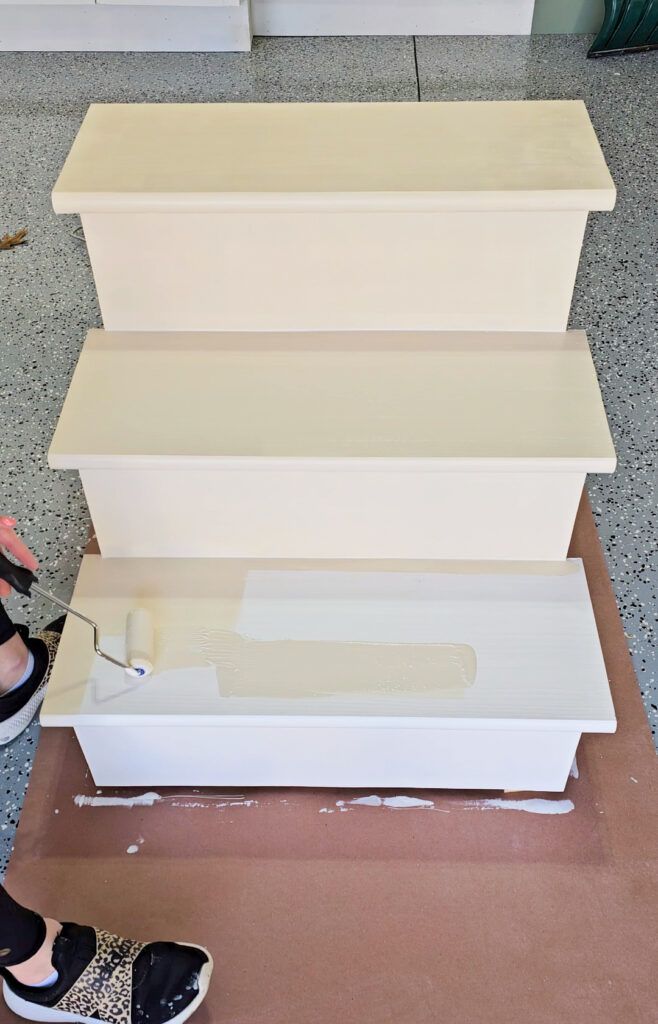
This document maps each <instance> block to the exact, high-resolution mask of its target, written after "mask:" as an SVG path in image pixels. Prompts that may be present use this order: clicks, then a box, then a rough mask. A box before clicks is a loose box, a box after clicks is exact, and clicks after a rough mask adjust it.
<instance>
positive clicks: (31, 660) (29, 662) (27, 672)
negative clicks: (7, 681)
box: [4, 650, 34, 697]
mask: <svg viewBox="0 0 658 1024" xmlns="http://www.w3.org/2000/svg"><path fill="white" fill-rule="evenodd" d="M33 671H34V655H33V654H32V651H30V650H28V652H27V665H26V666H25V671H24V672H23V675H22V676H21V678H20V679H18V680H17V681H16V682H15V683H14V685H13V686H12V687H11V689H9V690H5V692H4V696H5V697H6V696H7V694H8V693H13V692H14V690H17V689H18V687H19V686H22V685H23V683H26V682H27V681H28V679H29V678H30V676H31V675H32V672H33Z"/></svg>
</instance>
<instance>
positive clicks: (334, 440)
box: [49, 331, 615, 560]
mask: <svg viewBox="0 0 658 1024" xmlns="http://www.w3.org/2000/svg"><path fill="white" fill-rule="evenodd" d="M136 411H138V414H137V415H136ZM49 462H50V465H51V466H52V467H54V468H57V469H77V470H79V471H80V474H81V478H82V482H83V486H84V489H85V495H86V498H87V502H88V504H89V508H90V511H91V516H92V519H93V522H94V525H95V528H96V531H97V537H98V541H99V545H100V549H101V552H102V553H103V555H105V556H109V557H121V556H125V557H134V556H143V557H165V556H175V557H212V556H214V557H218V556H224V557H315V558H336V557H343V558H348V557H351V558H376V557H401V558H421V557H427V558H502V559H516V558H518V559H549V560H552V559H559V558H564V557H565V556H566V553H567V549H568V545H569V540H570V537H571V532H572V529H573V523H574V519H575V515H576V511H577V507H578V502H579V499H580V494H581V491H582V487H583V483H584V480H585V474H586V473H587V472H588V471H589V472H612V470H613V469H614V466H615V455H614V449H613V445H612V440H611V438H610V433H609V429H608V426H607V422H606V417H605V412H604V409H603V404H602V401H601V396H600V393H599V389H598V384H597V381H596V374H595V371H594V367H593V364H592V360H591V356H590V353H589V348H588V345H587V339H586V337H585V335H584V334H583V333H582V332H570V333H566V334H550V335H548V334H535V333H529V334H501V333H496V334H494V335H486V334H484V335H483V334H468V333H459V334H441V333H439V334H433V333H421V334H414V333H412V332H404V333H399V334H398V333H395V332H384V333H380V334H377V333H374V334H360V333H353V334H350V333H347V334H339V335H331V334H322V335H316V334H310V335H309V334H287V335H286V334H276V333H274V332H270V333H267V334H226V335H222V334H209V335H206V334H195V333H187V334H176V333H167V334H139V333H132V334H130V333H129V334H121V333H119V334H114V333H111V332H108V333H106V332H103V331H92V332H90V334H89V336H88V338H87V341H86V342H85V345H84V347H83V350H82V354H81V357H80V360H79V363H78V366H77V368H76V371H75V374H74V377H73V380H72V383H71V387H70V389H69V393H68V396H67V399H66V401H65V404H64V408H63V410H62V414H61V416H60V420H59V424H58V427H57V430H56V432H55V436H54V439H53V442H52V445H51V449H50V453H49ZM181 504H184V506H185V507H186V508H188V509H190V510H192V515H193V521H194V522H193V528H192V529H189V530H183V531H181V529H180V528H179V524H180V508H181Z"/></svg>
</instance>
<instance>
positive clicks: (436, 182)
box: [53, 100, 615, 213]
mask: <svg viewBox="0 0 658 1024" xmlns="http://www.w3.org/2000/svg"><path fill="white" fill-rule="evenodd" d="M614 201H615V188H614V185H613V182H612V179H611V177H610V174H609V172H608V170H607V167H606V164H605V160H604V158H603V154H602V152H601V149H600V147H599V144H598V142H597V139H596V136H595V133H594V129H593V127H592V124H591V122H590V119H589V115H588V113H587V109H586V107H585V105H584V103H583V102H582V101H580V100H549V101H523V102H515V101H503V102H465V103H386V104H383V103H314V104H305V103H265V104H262V103H253V104H252V103H250V104H244V103H219V104H185V103H182V104H171V103H158V104H148V103H146V104H140V103H137V104H115V103H108V104H92V106H91V107H90V108H89V111H88V113H87V115H86V117H85V120H84V122H83V125H82V127H81V129H80V132H79V134H78V136H77V139H76V141H75V143H74V145H73V148H72V150H71V153H70V155H69V157H68V159H67V161H66V164H65V166H64V168H63V170H62V173H61V175H60V177H59V180H58V182H57V184H56V186H55V189H54V192H53V204H54V207H55V209H56V211H57V212H58V213H80V212H90V211H106V210H122V209H124V210H125V209H134V210H140V209H141V210H148V209H153V210H163V209H171V210H173V209H178V210H185V209H189V210H193V209H220V208H252V207H253V208H256V209H257V208H264V207H267V206H273V207H277V208H291V207H296V206H304V207H305V208H307V209H308V208H310V207H315V208H326V207H331V208H336V207H339V206H341V205H346V208H349V209H360V208H403V209H406V208H413V207H414V206H418V207H419V208H422V209H426V208H436V209H451V208H455V209H474V210H485V209H501V210H505V209H508V210H511V209H532V208H537V209H581V210H604V209H611V208H612V207H613V205H614Z"/></svg>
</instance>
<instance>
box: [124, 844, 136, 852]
mask: <svg viewBox="0 0 658 1024" xmlns="http://www.w3.org/2000/svg"><path fill="white" fill-rule="evenodd" d="M138 852H139V846H138V845H137V843H131V844H130V846H129V847H128V849H127V850H126V853H138Z"/></svg>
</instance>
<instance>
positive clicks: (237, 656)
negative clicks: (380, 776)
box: [42, 555, 616, 732]
mask: <svg viewBox="0 0 658 1024" xmlns="http://www.w3.org/2000/svg"><path fill="white" fill-rule="evenodd" d="M73 605H74V607H76V608H77V609H78V610H80V611H82V612H83V613H84V614H86V615H88V616H91V617H92V618H93V619H95V620H96V621H97V622H98V623H99V625H100V632H101V646H102V647H104V648H105V649H107V650H108V651H109V652H110V653H112V654H114V655H115V656H118V657H123V656H124V624H125V617H126V614H127V613H128V611H129V610H130V609H131V608H133V607H135V606H136V605H139V606H141V607H145V608H147V609H148V610H149V611H150V612H151V614H152V616H153V620H154V623H155V629H156V653H155V659H154V663H155V672H154V674H153V675H152V676H150V677H149V678H148V679H147V680H145V681H141V682H136V681H135V680H128V677H126V676H125V675H124V673H123V672H122V670H121V669H118V668H116V667H114V666H113V665H111V664H109V663H108V662H105V661H102V660H101V659H99V658H98V657H97V656H96V655H95V653H94V650H93V646H92V636H91V631H90V629H89V627H88V626H87V625H85V624H84V623H82V622H80V621H79V620H78V619H75V618H74V617H73V616H69V617H68V620H67V624H66V628H65V631H64V634H63V637H62V641H61V644H60V649H59V653H58V656H57V659H56V663H55V667H54V671H53V675H52V678H51V682H50V685H49V688H48V693H47V696H46V700H45V704H44V707H43V712H42V722H43V724H44V725H75V724H85V725H104V726H112V725H125V724H126V723H127V722H130V723H133V724H136V723H137V722H140V723H142V724H154V725H157V724H168V725H172V724H175V723H180V724H187V725H190V724H193V725H199V726H203V725H206V724H215V725H216V724H222V725H226V726H231V725H238V724H244V723H245V722H249V723H251V724H254V723H256V724H257V722H258V721H261V720H262V722H263V723H265V722H267V723H269V724H272V723H273V722H274V723H276V724H277V726H278V725H281V726H285V725H295V724H303V725H308V726H309V727H316V726H322V724H323V722H324V723H326V722H327V721H328V719H333V720H339V721H340V723H341V725H345V726H346V727H349V726H350V724H352V725H359V724H364V723H366V724H370V725H372V724H375V725H377V724H380V725H382V727H389V726H391V725H394V724H395V723H397V724H404V723H406V724H408V725H413V726H414V727H416V726H418V727H423V726H424V725H426V726H427V727H433V728H436V727H439V726H440V727H441V728H443V727H445V728H464V727H469V728H471V727H473V725H474V724H479V726H480V727H482V728H484V729H487V728H494V729H520V728H528V727H530V728H532V729H538V730H540V729H557V730H563V731H564V730H565V729H568V730H569V731H595V732H612V731H614V729H615V725H616V723H615V715H614V708H613V705H612V700H611V697H610V690H609V686H608V681H607V675H606V670H605V665H604V662H603V658H602V654H601V650H600V646H599V641H598V635H597V631H596V625H595V621H594V616H593V612H592V607H591V603H590V599H589V594H588V589H587V582H586V579H585V574H584V570H583V565H582V562H581V561H580V560H579V559H571V560H568V561H567V562H554V563H546V562H544V563H538V562H534V563H527V562H520V563H511V562H499V563H496V562H427V561H425V562H423V561H414V562H405V561H383V562H374V561H367V562H364V561H347V562H341V561H335V562H331V563H327V562H323V561H320V562H313V561H286V560H278V561H276V562H272V561H271V560H264V561H242V560H234V559H231V560H222V559H175V558H173V559H172V558H170V559H153V558H152V559H121V558H114V559H102V558H101V557H100V556H98V555H86V556H85V557H84V559H83V563H82V567H81V571H80V575H79V577H78V581H77V584H76V588H75V593H74V597H73Z"/></svg>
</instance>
